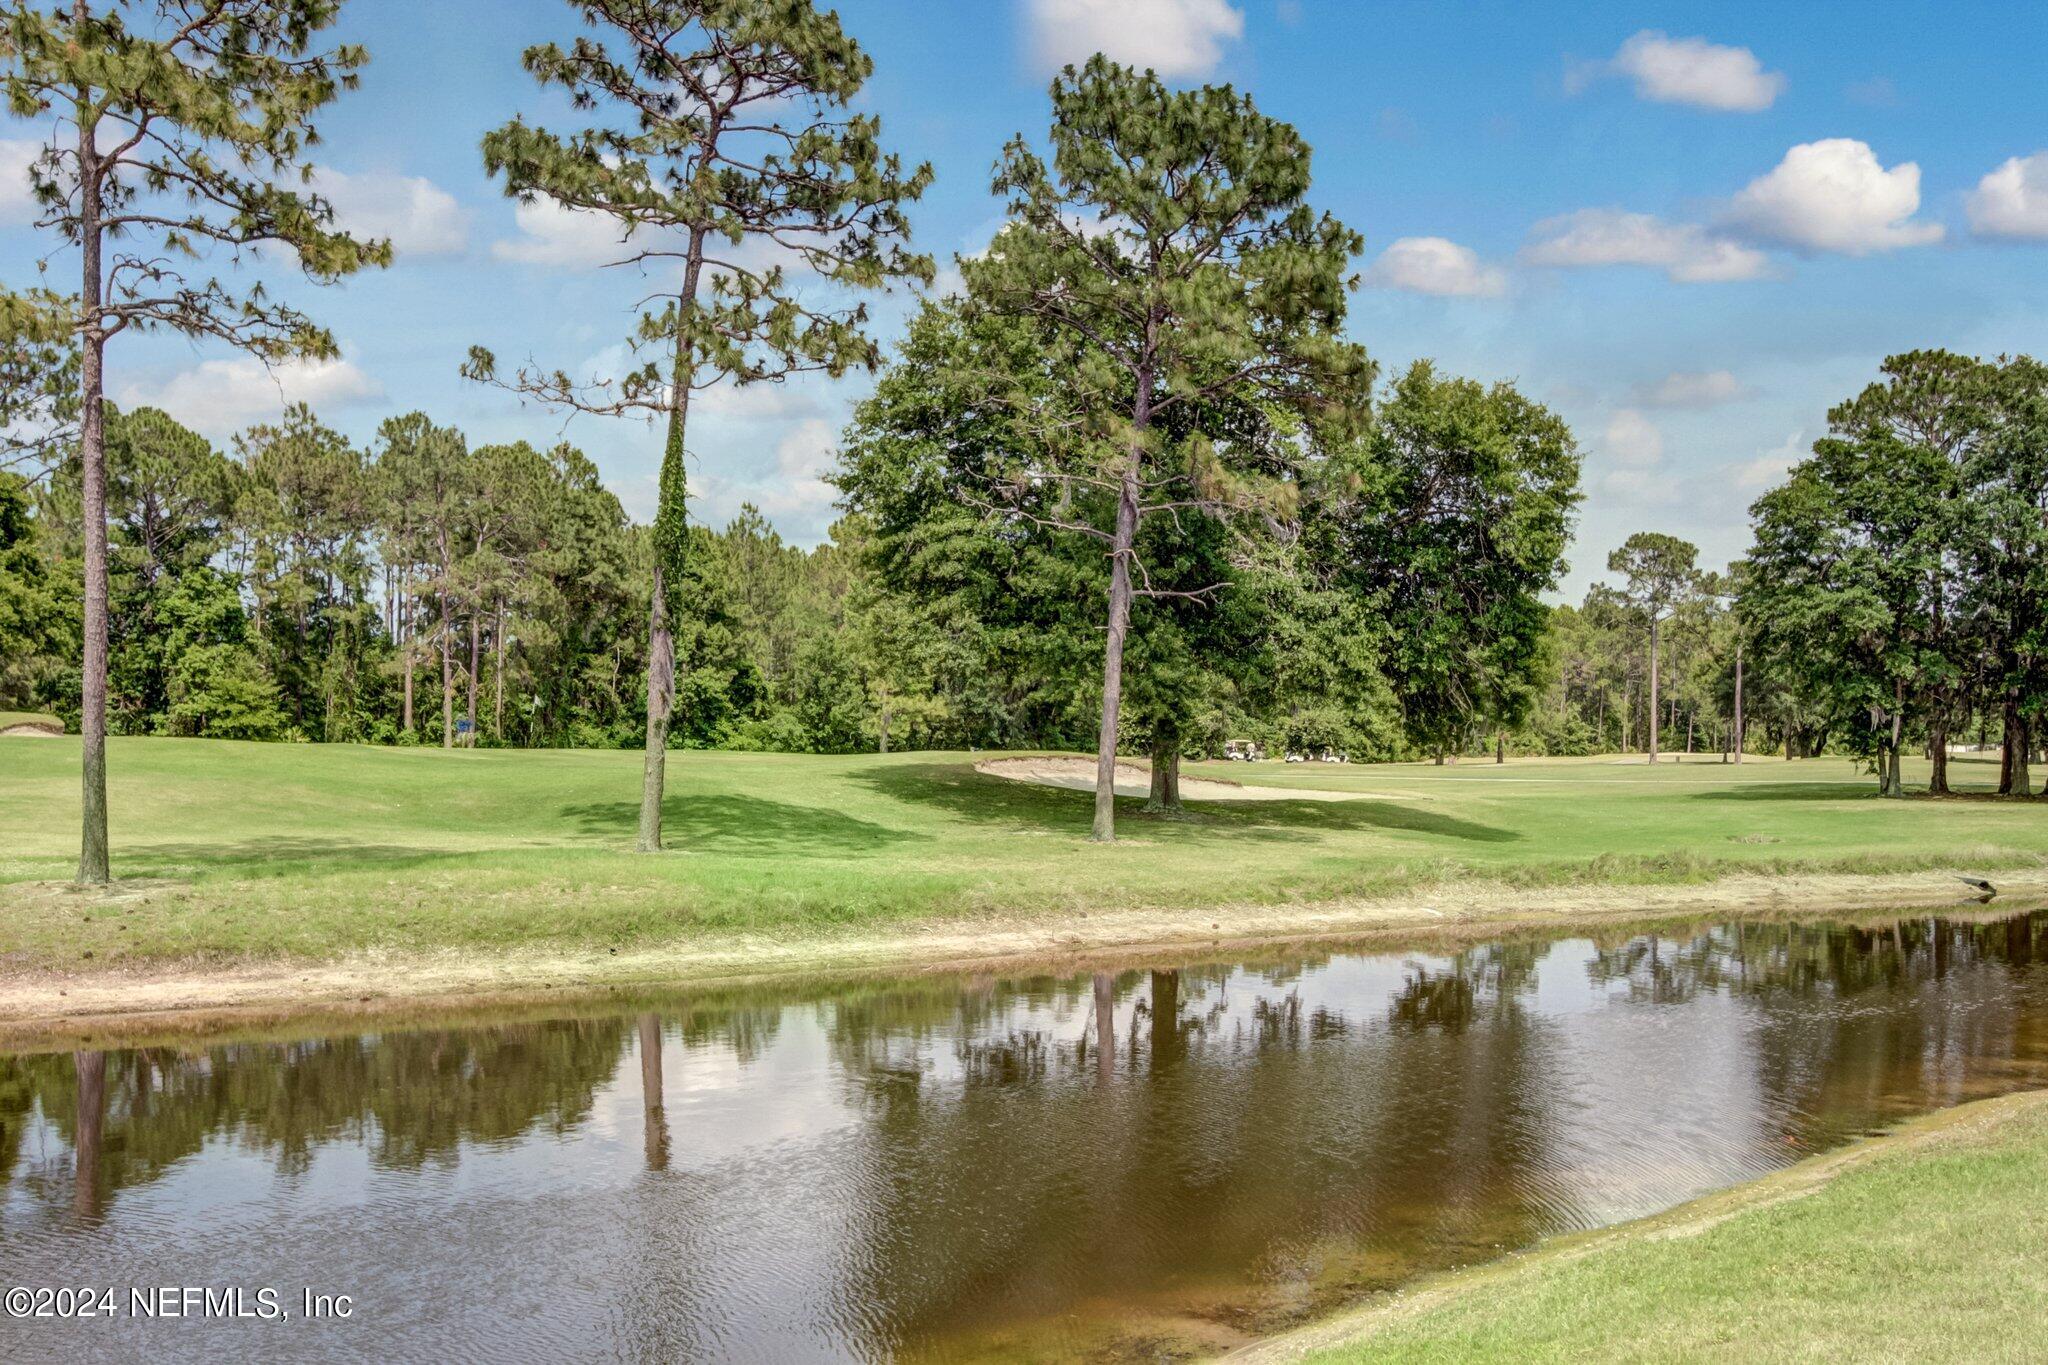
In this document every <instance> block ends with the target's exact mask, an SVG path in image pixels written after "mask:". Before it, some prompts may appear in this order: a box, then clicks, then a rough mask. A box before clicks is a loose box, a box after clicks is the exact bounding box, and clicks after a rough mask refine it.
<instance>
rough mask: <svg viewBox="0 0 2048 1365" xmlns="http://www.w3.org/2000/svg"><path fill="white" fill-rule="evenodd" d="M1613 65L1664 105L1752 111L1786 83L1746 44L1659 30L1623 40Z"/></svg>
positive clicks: (1638, 91)
mask: <svg viewBox="0 0 2048 1365" xmlns="http://www.w3.org/2000/svg"><path fill="white" fill-rule="evenodd" d="M1609 65H1610V66H1611V67H1612V68H1613V70H1615V71H1616V72H1618V73H1620V74H1621V75H1624V76H1627V77H1628V78H1629V79H1630V80H1632V81H1634V82H1635V87H1636V94H1638V95H1640V96H1641V97H1642V98H1644V99H1646V100H1655V101H1657V102H1658V103H1660V104H1690V105H1692V106H1694V107H1695V108H1699V109H1720V110H1724V111H1727V112H1731V113H1743V114H1753V113H1756V112H1757V111H1758V110H1762V109H1768V108H1770V107H1771V104H1772V103H1773V102H1774V101H1775V100H1776V99H1777V98H1778V95H1779V93H1780V92H1781V91H1783V90H1784V88H1785V77H1784V75H1783V74H1782V73H1781V72H1777V71H1766V70H1764V68H1763V63H1761V62H1759V61H1758V60H1757V59H1756V54H1755V53H1754V52H1751V51H1750V50H1749V49H1748V48H1746V47H1723V46H1721V45H1720V44H1718V43H1710V42H1708V41H1707V40H1706V39H1704V38H1673V37H1671V36H1669V35H1668V34H1664V33H1659V32H1658V31H1656V30H1655V29H1644V30H1643V31H1642V32H1641V33H1638V34H1636V35H1635V36H1634V37H1632V38H1630V39H1629V40H1628V41H1627V42H1625V43H1623V44H1622V45H1621V50H1620V51H1618V52H1616V53H1615V54H1614V60H1613V61H1612V62H1611V63H1610V64H1609Z"/></svg>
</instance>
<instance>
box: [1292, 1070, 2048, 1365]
mask: <svg viewBox="0 0 2048 1365" xmlns="http://www.w3.org/2000/svg"><path fill="white" fill-rule="evenodd" d="M1956 1117H1958V1118H1961V1117H1963V1116H1961V1115H1958V1116H1956ZM1960 1127H1961V1126H1960V1125H1959V1128H1960ZM1938 1136H1939V1137H1940V1138H1941V1139H1943V1140H1941V1141H1939V1142H1935V1143H1913V1142H1911V1141H1910V1140H1909V1141H1908V1142H1907V1143H1906V1144H1904V1145H1902V1146H1901V1147H1900V1148H1898V1149H1897V1150H1896V1151H1879V1152H1876V1153H1873V1154H1872V1155H1871V1157H1870V1159H1869V1160H1868V1161H1867V1162H1866V1163H1864V1164H1862V1165H1859V1166H1857V1167H1855V1168H1853V1169H1850V1170H1848V1171H1847V1172H1845V1173H1844V1174H1841V1175H1839V1176H1837V1177H1836V1178H1835V1179H1834V1180H1833V1181H1831V1182H1830V1183H1828V1184H1827V1185H1826V1186H1825V1187H1824V1188H1822V1189H1820V1190H1819V1191H1818V1192H1817V1193H1813V1194H1808V1195H1806V1196H1804V1197H1802V1198H1797V1199H1793V1200H1790V1201H1786V1202H1775V1203H1770V1204H1768V1205H1766V1206H1764V1207H1755V1208H1751V1209H1749V1210H1748V1211H1745V1212H1737V1213H1735V1214H1734V1215H1733V1216H1732V1217H1729V1218H1727V1219H1726V1220H1725V1221H1722V1222H1718V1223H1715V1224H1713V1225H1711V1226H1709V1227H1707V1228H1706V1230H1705V1231H1703V1232H1698V1233H1696V1234H1694V1235H1691V1236H1681V1237H1660V1236H1657V1235H1655V1233H1654V1223H1653V1226H1652V1229H1651V1230H1646V1231H1645V1232H1642V1233H1634V1232H1632V1231H1631V1232H1628V1233H1624V1234H1623V1235H1621V1236H1618V1237H1615V1238H1613V1239H1611V1240H1609V1241H1606V1242H1604V1243H1603V1244H1601V1245H1599V1246H1597V1247H1596V1248H1594V1249H1592V1250H1590V1251H1588V1252H1586V1253H1585V1254H1584V1255H1582V1256H1580V1257H1578V1258H1576V1259H1574V1258H1568V1257H1564V1256H1546V1255H1545V1254H1544V1253H1541V1252H1539V1253H1538V1254H1537V1255H1535V1256H1533V1257H1531V1258H1529V1259H1528V1260H1527V1261H1525V1262H1523V1263H1520V1264H1511V1265H1509V1266H1507V1267H1504V1268H1501V1269H1500V1270H1498V1271H1493V1272H1481V1273H1479V1274H1475V1275H1471V1276H1469V1277H1466V1282H1465V1283H1463V1284H1460V1285H1456V1286H1455V1287H1454V1288H1453V1293H1452V1294H1451V1295H1450V1296H1449V1297H1448V1299H1447V1300H1446V1301H1445V1302H1443V1303H1442V1304H1441V1305H1439V1306H1434V1307H1428V1308H1423V1309H1419V1310H1417V1311H1415V1312H1413V1313H1412V1314H1409V1315H1406V1316H1393V1317H1380V1318H1378V1319H1377V1320H1375V1319H1372V1318H1368V1319H1366V1320H1365V1322H1366V1323H1367V1324H1368V1325H1367V1326H1365V1327H1363V1328H1362V1329H1361V1330H1360V1332H1359V1334H1358V1335H1357V1336H1356V1337H1355V1338H1354V1339H1353V1340H1352V1341H1350V1342H1349V1343H1347V1344H1345V1345H1341V1346H1338V1347H1336V1348H1334V1349H1330V1350H1327V1351H1324V1352H1321V1353H1319V1354H1315V1355H1312V1356H1311V1357H1309V1358H1310V1359H1311V1360H1314V1361H1317V1362H1319V1363H1320V1365H1339V1362H1343V1363H1344V1365H1350V1363H1352V1362H1367V1361H1375V1362H1376V1361H1403V1362H1409V1361H1460V1362H1463V1361H1516V1362H1522V1361H1573V1362H1577V1361H1616V1362H1620V1361H1628V1362H1636V1361H1681V1360H1684V1361H1694V1360H1726V1361H1753V1360H1841V1361H1857V1360H1913V1361H1972V1362H1975V1361H2007V1360H2010V1361H2020V1360H2039V1359H2041V1356H2042V1349H2043V1336H2042V1324H2043V1322H2044V1320H2048V1218H2044V1217H2043V1216H2042V1214H2041V1209H2042V1205H2043V1202H2044V1201H2048V1097H2044V1096H2040V1095H2030V1096H2025V1097H2021V1098H2018V1099H2016V1100H2014V1101H2009V1102H2002V1103H2000V1104H1999V1105H1998V1106H1997V1107H1996V1108H1995V1109H1994V1110H1992V1112H1991V1114H1990V1115H1988V1116H1986V1117H1985V1118H1983V1119H1972V1120H1971V1121H1970V1122H1969V1123H1968V1125H1967V1129H1966V1131H1958V1132H1956V1133H1955V1135H1954V1136H1953V1137H1951V1136H1950V1134H1949V1133H1948V1132H1946V1131H1943V1132H1941V1133H1939V1134H1938ZM1822 1160H1826V1158H1822ZM1788 1174H1794V1175H1796V1174H1797V1173H1796V1172H1793V1173H1788ZM1771 1192H1772V1186H1771V1182H1764V1184H1762V1185H1759V1186H1754V1187H1749V1188H1747V1189H1738V1190H1737V1191H1735V1192H1734V1193H1733V1195H1732V1196H1730V1197H1727V1199H1726V1200H1721V1201H1719V1202H1730V1203H1732V1206H1733V1207H1736V1208H1740V1207H1741V1204H1742V1203H1743V1202H1744V1201H1746V1200H1751V1199H1755V1198H1757V1197H1758V1196H1763V1197H1765V1198H1768V1197H1769V1196H1770V1194H1771ZM1709 1202H1717V1201H1709Z"/></svg>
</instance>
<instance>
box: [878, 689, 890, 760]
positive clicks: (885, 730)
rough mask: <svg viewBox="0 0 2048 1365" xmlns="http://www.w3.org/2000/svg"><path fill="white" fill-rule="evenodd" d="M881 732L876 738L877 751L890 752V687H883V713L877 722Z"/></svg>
mask: <svg viewBox="0 0 2048 1365" xmlns="http://www.w3.org/2000/svg"><path fill="white" fill-rule="evenodd" d="M877 727H878V730H879V733H878V734H877V735H876V739H875V752H877V753H881V754H886V753H888V752H889V689H888V688H886V687H884V688H883V689H882V714H881V716H880V718H879V720H878V722H877Z"/></svg>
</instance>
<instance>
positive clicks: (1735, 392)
mask: <svg viewBox="0 0 2048 1365" xmlns="http://www.w3.org/2000/svg"><path fill="white" fill-rule="evenodd" d="M1744 392H1745V391H1744V389H1743V387H1742V381H1741V380H1739V379H1737V378H1736V377H1735V376H1734V375H1733V374H1731V373H1730V372H1729V371H1727V370H1673V371H1672V372H1671V373H1670V374H1667V375H1665V376H1664V377H1663V378H1662V379H1660V380H1658V381H1657V382H1656V383H1654V384H1647V385H1644V386H1643V387H1642V388H1641V389H1640V390H1639V391H1638V392H1637V398H1638V399H1639V400H1640V401H1641V402H1642V403H1644V404H1645V405H1647V406H1649V407H1653V408H1711V407H1716V406H1718V405H1720V404H1722V403H1732V402H1734V401H1735V400H1736V399H1738V398H1740V397H1742V396H1743V394H1744Z"/></svg>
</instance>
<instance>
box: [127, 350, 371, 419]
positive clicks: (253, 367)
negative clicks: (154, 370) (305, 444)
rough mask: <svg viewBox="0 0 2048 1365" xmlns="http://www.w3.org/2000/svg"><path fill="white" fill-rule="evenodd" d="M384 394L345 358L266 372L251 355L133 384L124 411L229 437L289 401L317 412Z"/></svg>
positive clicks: (289, 363) (290, 362)
mask: <svg viewBox="0 0 2048 1365" xmlns="http://www.w3.org/2000/svg"><path fill="white" fill-rule="evenodd" d="M383 396H384V386H383V385H381V384H379V383H378V382H377V381H376V380H375V379H373V378H371V377H370V376H369V375H367V374H365V373H363V371H362V370H360V369H358V368H357V367H356V366H355V364H354V363H353V362H351V361H347V360H288V361H285V362H283V363H281V364H278V365H274V366H271V367H270V368H268V369H265V368H264V365H263V362H262V361H260V360H257V359H254V358H253V357H250V356H234V357H231V358H227V359H221V360H205V361H201V362H200V363H199V364H198V365H196V366H194V367H193V368H191V369H189V370H183V371H180V372H179V373H177V374H174V375H172V376H171V377H170V378H169V379H167V380H165V381H164V382H163V383H161V384H153V385H152V384H131V385H129V386H128V387H127V388H125V389H123V390H122V391H121V393H120V394H119V397H118V401H119V402H120V404H121V406H122V407H124V408H139V407H154V408H162V409H163V410H164V411H165V412H167V413H169V414H170V415H171V416H173V417H175V418H177V419H178V420H179V421H180V422H183V423H184V424H185V425H186V426H189V427H191V428H192V429H193V430H194V431H197V432H201V433H203V434H204V435H207V436H214V437H225V436H228V435H231V434H232V433H234V432H236V431H239V430H240V429H241V428H243V427H246V426H248V425H249V424H251V423H252V422H267V421H273V420H275V419H276V418H277V417H279V416H280V415H281V414H282V413H283V412H284V409H285V406H286V405H287V404H289V403H309V404H311V405H312V406H313V409H314V411H316V412H318V411H320V410H322V409H325V408H335V407H346V406H348V405H349V404H351V403H359V402H363V401H366V400H368V399H373V398H381V397H383Z"/></svg>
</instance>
